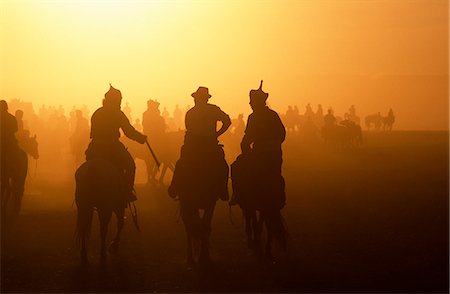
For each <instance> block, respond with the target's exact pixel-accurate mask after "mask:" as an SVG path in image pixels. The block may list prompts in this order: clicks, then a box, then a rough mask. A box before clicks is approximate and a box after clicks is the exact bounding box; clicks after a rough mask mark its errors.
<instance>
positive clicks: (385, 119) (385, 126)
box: [381, 115, 395, 131]
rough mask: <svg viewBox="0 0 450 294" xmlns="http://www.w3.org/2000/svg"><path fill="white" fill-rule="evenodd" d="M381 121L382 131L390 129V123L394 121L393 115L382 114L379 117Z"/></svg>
mask: <svg viewBox="0 0 450 294" xmlns="http://www.w3.org/2000/svg"><path fill="white" fill-rule="evenodd" d="M381 122H382V123H383V131H392V125H393V124H394V122H395V116H393V115H388V116H383V117H382V118H381Z"/></svg>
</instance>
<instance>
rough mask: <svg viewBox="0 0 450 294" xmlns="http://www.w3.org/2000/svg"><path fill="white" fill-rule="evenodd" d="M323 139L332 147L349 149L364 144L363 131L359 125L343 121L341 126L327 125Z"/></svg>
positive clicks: (324, 128)
mask: <svg viewBox="0 0 450 294" xmlns="http://www.w3.org/2000/svg"><path fill="white" fill-rule="evenodd" d="M322 137H323V139H324V140H325V142H326V143H327V144H329V145H331V146H335V147H342V148H349V147H354V146H357V145H360V144H361V143H362V131H361V127H360V126H359V125H356V124H354V123H351V122H349V121H348V120H347V121H346V120H344V121H341V125H336V124H335V125H326V126H324V127H323V128H322Z"/></svg>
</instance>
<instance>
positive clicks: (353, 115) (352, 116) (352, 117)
mask: <svg viewBox="0 0 450 294" xmlns="http://www.w3.org/2000/svg"><path fill="white" fill-rule="evenodd" d="M347 116H348V119H349V120H351V121H353V122H354V123H355V124H357V125H359V124H360V119H359V116H357V115H356V108H355V105H352V106H350V108H349V109H348V115H347Z"/></svg>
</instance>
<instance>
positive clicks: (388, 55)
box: [0, 0, 448, 128]
mask: <svg viewBox="0 0 450 294" xmlns="http://www.w3.org/2000/svg"><path fill="white" fill-rule="evenodd" d="M431 2H432V3H433V5H430V3H431ZM405 3H408V5H407V4H405ZM0 8H1V14H2V15H1V17H0V24H1V31H0V32H1V39H0V41H1V60H0V62H1V64H0V65H1V67H0V75H1V76H0V95H1V96H2V98H4V99H7V100H9V99H13V98H18V99H22V100H27V101H30V100H31V101H33V102H34V103H35V109H37V108H38V107H39V106H40V105H41V104H43V103H45V104H53V105H58V104H63V105H65V106H66V108H71V107H72V106H73V105H75V106H80V105H82V104H86V105H88V106H89V107H90V108H91V109H93V108H95V107H97V106H99V105H100V103H101V100H102V97H103V94H104V92H106V91H107V89H108V84H109V83H112V84H113V85H114V86H115V87H117V88H119V89H121V90H122V93H123V96H124V101H126V102H129V103H130V105H131V107H132V108H133V109H134V110H135V113H142V112H143V110H144V108H145V105H146V104H145V102H146V100H148V99H149V98H152V99H158V100H159V101H160V102H161V106H167V108H168V109H173V108H174V106H175V104H180V105H181V106H185V105H187V104H191V105H192V99H191V97H190V93H192V92H193V91H195V89H196V88H197V87H198V86H207V87H209V88H210V92H211V94H212V95H213V97H212V99H211V102H212V103H216V104H218V105H220V106H221V107H222V109H224V110H225V111H226V112H229V113H230V114H231V115H232V116H236V115H237V114H238V113H245V114H248V113H249V112H250V108H249V106H248V92H249V90H250V89H252V88H254V87H257V86H258V85H259V80H261V79H263V80H264V85H265V90H266V91H268V92H269V93H270V96H269V101H268V102H269V103H270V105H271V106H273V107H274V108H275V109H277V110H279V111H285V109H286V108H287V105H292V104H297V105H298V106H299V108H300V110H301V111H302V110H303V109H304V106H305V105H306V104H307V103H311V104H312V105H314V106H316V105H317V104H319V103H321V104H322V105H323V106H324V108H327V107H329V106H333V107H334V109H335V111H337V112H338V113H341V114H343V112H345V111H347V109H348V107H349V105H352V104H355V105H356V106H357V108H358V110H359V111H360V114H361V115H366V114H370V113H373V112H378V111H387V109H389V107H393V108H394V110H396V112H397V113H398V115H399V117H404V118H405V119H404V120H401V121H399V122H398V123H399V127H402V126H401V124H402V123H405V125H404V126H403V127H411V124H413V123H414V121H415V117H416V114H417V113H418V112H422V111H424V109H428V111H429V112H431V113H432V114H433V115H431V116H429V118H430V122H429V123H428V125H427V126H425V125H423V126H422V127H424V128H427V127H432V128H447V121H446V109H448V103H447V94H448V66H447V65H448V15H447V13H446V11H447V12H448V9H446V8H448V5H447V4H446V3H445V1H438V0H429V1H350V0H343V1H327V0H314V1H313V0H311V1H309V0H305V1H275V0H274V1H272V0H269V1H237V0H236V1H234V0H230V1H206V0H204V1H202V0H184V1H181V0H179V1H175V0H168V1H163V0H160V1H118V0H114V1H113V0H109V1H85V0H83V1H75V0H73V1H72V0H71V1H43V0H37V1H15V0H14V1H13V0H4V1H1V2H0ZM399 76H400V77H404V76H407V77H419V76H422V77H423V76H431V77H437V79H435V80H432V79H428V80H420V82H418V80H417V79H415V78H408V79H409V80H405V81H404V83H405V84H401V86H398V84H399V83H403V80H402V81H399V80H397V78H396V77H399ZM392 77H394V78H392ZM392 79H394V80H395V81H394V80H392ZM428 83H429V84H428ZM396 85H397V86H396ZM394 87H395V89H394ZM430 88H431V89H433V91H432V92H429V90H428V89H430ZM424 96H427V97H428V98H427V99H423V97H424ZM430 100H433V101H435V104H434V105H435V107H434V106H433V107H434V108H433V109H429V107H428V104H427V101H430ZM402 112H404V113H402ZM424 115H425V114H424Z"/></svg>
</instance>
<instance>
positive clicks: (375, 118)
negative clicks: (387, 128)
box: [364, 113, 382, 131]
mask: <svg viewBox="0 0 450 294" xmlns="http://www.w3.org/2000/svg"><path fill="white" fill-rule="evenodd" d="M364 123H365V125H366V128H367V129H368V130H370V129H371V128H372V125H373V127H374V128H375V130H377V131H378V130H380V128H381V125H382V117H381V114H380V113H377V114H371V115H368V116H366V117H365V119H364Z"/></svg>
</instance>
